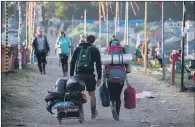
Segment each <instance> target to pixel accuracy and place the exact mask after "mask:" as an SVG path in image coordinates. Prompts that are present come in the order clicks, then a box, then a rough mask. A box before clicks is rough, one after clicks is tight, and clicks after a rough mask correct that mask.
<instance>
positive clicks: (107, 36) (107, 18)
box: [106, 2, 109, 47]
mask: <svg viewBox="0 0 195 127" xmlns="http://www.w3.org/2000/svg"><path fill="white" fill-rule="evenodd" d="M108 25H109V24H108V2H106V32H107V41H106V42H107V47H109V34H108V33H109V31H108Z"/></svg>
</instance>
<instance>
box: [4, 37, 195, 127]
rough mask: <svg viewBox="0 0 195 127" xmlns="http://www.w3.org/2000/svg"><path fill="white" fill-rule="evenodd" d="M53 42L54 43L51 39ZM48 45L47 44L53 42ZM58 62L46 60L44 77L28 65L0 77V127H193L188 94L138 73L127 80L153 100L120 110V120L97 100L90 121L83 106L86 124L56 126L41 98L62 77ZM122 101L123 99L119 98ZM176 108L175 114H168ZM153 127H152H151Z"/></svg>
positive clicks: (74, 122)
mask: <svg viewBox="0 0 195 127" xmlns="http://www.w3.org/2000/svg"><path fill="white" fill-rule="evenodd" d="M52 42H53V43H55V42H54V40H52ZM52 42H50V43H52ZM57 63H58V59H57V58H56V57H54V55H51V56H50V57H49V59H48V65H47V71H46V73H47V74H46V75H40V73H39V72H38V67H37V66H36V65H27V66H26V67H25V68H24V69H23V70H17V71H15V73H13V74H9V75H8V77H6V76H5V75H2V87H1V88H2V108H3V109H2V127H15V126H25V127H58V126H60V127H152V125H159V126H160V127H193V126H194V120H193V118H194V98H193V94H190V93H179V92H178V91H177V90H176V89H175V88H174V87H167V85H166V84H163V83H162V82H159V81H157V80H156V79H154V78H151V77H149V76H144V75H141V74H139V73H135V72H134V73H132V74H130V75H129V81H130V82H131V84H132V86H133V87H134V88H135V89H136V91H137V93H140V92H142V91H150V92H153V93H154V94H155V95H156V97H155V98H153V99H140V100H138V101H137V108H136V109H134V110H127V109H125V108H124V107H123V103H122V109H121V117H120V121H119V122H116V121H114V120H113V119H112V115H111V110H110V108H103V107H102V106H100V105H99V100H97V104H98V105H97V109H98V111H99V115H98V117H97V118H96V119H95V120H91V119H90V108H89V104H85V105H84V111H85V112H84V113H85V120H86V121H85V122H84V124H80V123H79V122H78V121H77V120H64V121H62V125H59V124H58V121H57V119H56V118H54V117H52V116H51V114H50V113H48V112H47V111H46V108H45V107H46V104H45V101H44V96H45V95H46V94H47V91H51V90H54V84H55V81H56V80H57V79H58V78H59V77H62V71H61V67H59V66H58V64H57ZM121 98H122V100H123V96H122V97H121ZM170 109H177V111H170ZM153 127H154V126H153ZM155 127H157V126H155Z"/></svg>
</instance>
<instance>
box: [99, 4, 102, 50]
mask: <svg viewBox="0 0 195 127" xmlns="http://www.w3.org/2000/svg"><path fill="white" fill-rule="evenodd" d="M101 15H102V14H101V3H100V2H99V50H100V49H101V32H102V17H101Z"/></svg>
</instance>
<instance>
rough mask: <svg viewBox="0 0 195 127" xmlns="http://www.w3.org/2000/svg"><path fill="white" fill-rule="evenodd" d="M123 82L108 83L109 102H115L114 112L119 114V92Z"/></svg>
mask: <svg viewBox="0 0 195 127" xmlns="http://www.w3.org/2000/svg"><path fill="white" fill-rule="evenodd" d="M123 86H124V82H123V83H122V84H119V83H108V92H109V94H110V100H111V102H116V107H115V108H116V113H117V114H118V116H119V114H120V108H121V93H122V90H123Z"/></svg>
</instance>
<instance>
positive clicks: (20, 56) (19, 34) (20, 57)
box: [18, 2, 22, 69]
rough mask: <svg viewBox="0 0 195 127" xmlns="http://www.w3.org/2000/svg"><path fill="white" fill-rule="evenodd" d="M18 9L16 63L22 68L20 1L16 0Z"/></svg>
mask: <svg viewBox="0 0 195 127" xmlns="http://www.w3.org/2000/svg"><path fill="white" fill-rule="evenodd" d="M18 11H19V29H18V63H19V69H22V53H21V36H22V34H21V31H22V28H21V27H22V7H21V2H18Z"/></svg>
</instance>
